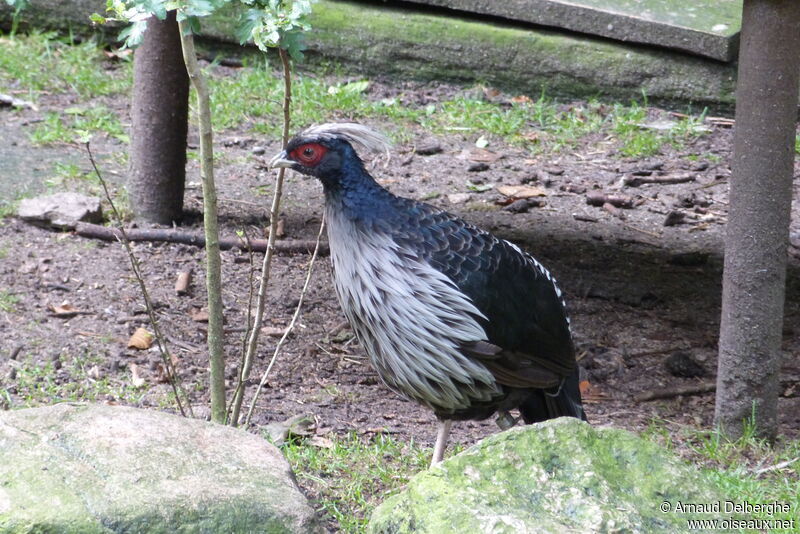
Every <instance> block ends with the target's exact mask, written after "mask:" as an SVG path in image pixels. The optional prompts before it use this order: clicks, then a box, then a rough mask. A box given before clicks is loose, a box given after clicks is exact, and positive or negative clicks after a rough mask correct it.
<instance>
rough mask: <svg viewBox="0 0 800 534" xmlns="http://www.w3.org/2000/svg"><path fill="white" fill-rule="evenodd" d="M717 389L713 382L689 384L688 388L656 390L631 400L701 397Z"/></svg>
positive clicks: (645, 400) (644, 400)
mask: <svg viewBox="0 0 800 534" xmlns="http://www.w3.org/2000/svg"><path fill="white" fill-rule="evenodd" d="M716 389H717V385H716V384H715V383H714V382H703V383H702V384H691V385H688V386H678V387H674V388H665V389H658V390H655V391H648V392H646V393H640V394H639V395H636V396H635V397H634V398H633V399H634V400H635V401H636V402H647V401H651V400H656V399H671V398H673V397H680V396H683V395H701V394H703V393H711V392H712V391H715V390H716Z"/></svg>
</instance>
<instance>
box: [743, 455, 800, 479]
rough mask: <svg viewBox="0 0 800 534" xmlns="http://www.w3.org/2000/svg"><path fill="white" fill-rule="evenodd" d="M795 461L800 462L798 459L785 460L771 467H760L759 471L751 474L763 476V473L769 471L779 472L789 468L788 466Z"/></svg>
mask: <svg viewBox="0 0 800 534" xmlns="http://www.w3.org/2000/svg"><path fill="white" fill-rule="evenodd" d="M797 460H800V458H792V459H791V460H786V461H783V462H779V463H777V464H775V465H771V466H769V467H762V468H761V469H757V470H756V471H753V474H754V475H763V474H764V473H769V472H770V471H780V470H781V469H785V468H787V467H789V466H790V465H792V464H793V463H795V462H796V461H797Z"/></svg>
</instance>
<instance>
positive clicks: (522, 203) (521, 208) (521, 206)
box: [503, 198, 531, 213]
mask: <svg viewBox="0 0 800 534" xmlns="http://www.w3.org/2000/svg"><path fill="white" fill-rule="evenodd" d="M530 207H531V205H530V204H529V203H528V199H527V198H520V199H517V200H515V201H514V202H512V203H511V204H509V205H508V206H506V207H504V208H503V211H510V212H511V213H526V212H527V211H528V210H529V209H530Z"/></svg>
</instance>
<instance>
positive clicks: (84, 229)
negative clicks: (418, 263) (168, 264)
mask: <svg viewBox="0 0 800 534" xmlns="http://www.w3.org/2000/svg"><path fill="white" fill-rule="evenodd" d="M75 233H76V234H78V235H79V236H82V237H91V238H94V239H102V240H104V241H119V240H120V239H122V232H120V230H119V229H118V228H110V227H107V226H100V225H99V224H91V223H85V222H79V223H77V224H76V225H75ZM125 234H126V235H127V237H128V240H129V241H155V242H165V243H182V244H184V245H192V246H195V247H202V246H205V242H206V240H205V237H204V236H203V234H201V233H194V232H186V231H183V230H175V229H173V228H129V229H127V230H125ZM267 244H268V242H267V240H266V239H251V240H250V245H251V247H252V250H253V251H254V252H265V251H266V250H267ZM315 246H316V241H310V240H309V241H306V240H299V239H298V240H296V239H285V240H281V241H276V242H275V245H274V247H275V252H278V253H283V254H311V253H312V252H313V251H314V247H315ZM219 248H220V249H222V250H229V249H232V248H238V249H241V250H247V243H246V242H245V240H244V239H240V238H238V237H222V238H220V240H219ZM319 254H320V255H323V256H324V255H326V254H328V245H327V244H321V245H320V251H319Z"/></svg>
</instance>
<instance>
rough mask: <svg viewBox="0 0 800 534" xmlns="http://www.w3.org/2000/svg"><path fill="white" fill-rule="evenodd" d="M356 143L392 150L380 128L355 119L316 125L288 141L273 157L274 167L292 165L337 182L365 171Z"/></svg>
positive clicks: (303, 171)
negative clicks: (375, 128)
mask: <svg viewBox="0 0 800 534" xmlns="http://www.w3.org/2000/svg"><path fill="white" fill-rule="evenodd" d="M353 145H360V146H362V147H364V148H366V149H367V150H370V151H373V152H388V150H389V142H388V141H387V139H386V138H385V137H384V136H383V135H381V134H379V133H378V132H376V131H374V130H371V129H369V128H367V127H366V126H362V125H360V124H355V123H328V124H321V125H318V126H312V127H311V128H308V129H306V130H304V131H303V132H301V133H300V134H299V135H297V136H296V137H294V138H293V139H291V140H290V141H289V143H287V145H286V149H285V150H283V151H282V152H281V153H280V154H277V155H276V156H275V157H274V158H272V160H271V161H270V163H269V165H270V167H271V168H280V167H284V168H288V169H292V170H295V171H297V172H299V173H302V174H307V175H309V176H315V177H317V178H319V179H320V180H321V181H322V183H323V184H325V185H326V186H334V185H335V184H337V183H339V182H340V181H341V180H342V179H343V178H344V177H346V176H350V175H353V174H354V173H355V174H360V173H361V172H363V169H364V167H363V163H362V162H361V158H359V157H358V154H356V151H355V150H354V148H353Z"/></svg>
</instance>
